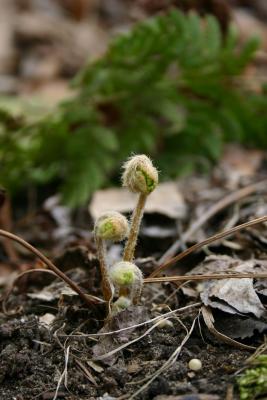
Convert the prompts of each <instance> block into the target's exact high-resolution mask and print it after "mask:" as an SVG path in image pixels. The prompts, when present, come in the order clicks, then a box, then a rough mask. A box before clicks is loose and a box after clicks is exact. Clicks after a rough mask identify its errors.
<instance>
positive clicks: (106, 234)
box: [94, 211, 129, 308]
mask: <svg viewBox="0 0 267 400" xmlns="http://www.w3.org/2000/svg"><path fill="white" fill-rule="evenodd" d="M128 232H129V225H128V221H127V219H126V218H125V217H124V216H123V215H122V214H120V213H118V212H116V211H109V212H106V213H104V214H103V215H101V217H99V218H98V219H97V221H96V223H95V228H94V234H95V241H96V246H97V253H98V259H99V265H100V271H101V277H102V290H103V296H104V300H105V301H106V302H107V304H108V308H110V302H111V300H112V298H113V287H112V284H111V282H110V278H109V272H108V265H107V257H106V244H105V241H106V240H111V241H113V242H119V241H121V240H123V239H125V238H126V237H127V235H128Z"/></svg>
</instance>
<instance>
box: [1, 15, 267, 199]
mask: <svg viewBox="0 0 267 400" xmlns="http://www.w3.org/2000/svg"><path fill="white" fill-rule="evenodd" d="M258 46H259V41H258V39H256V38H251V39H250V40H246V41H245V42H243V44H240V40H239V35H238V32H237V31H236V29H235V28H234V27H233V26H231V25H230V26H229V28H228V30H227V32H226V33H225V34H222V31H221V29H220V26H219V23H218V21H217V19H216V18H215V17H213V16H206V17H205V18H201V17H200V16H198V15H197V14H195V13H189V14H183V13H182V12H180V11H178V10H175V11H174V10H173V11H169V12H168V13H166V14H162V15H156V16H153V17H150V18H149V19H147V20H145V21H142V22H139V23H137V24H136V25H135V26H134V27H133V28H132V29H131V31H130V32H128V33H126V34H122V35H120V36H118V37H116V38H115V40H114V41H113V42H112V43H111V44H110V46H109V48H108V50H107V52H106V53H105V55H104V56H103V57H101V58H100V59H98V60H97V61H95V62H91V63H89V64H88V65H87V66H85V67H84V68H83V70H82V71H81V72H80V73H79V74H78V76H76V78H75V79H74V81H73V83H72V85H73V88H74V94H73V95H72V97H70V98H69V99H68V100H65V101H64V102H62V103H61V104H59V106H57V107H56V108H54V109H53V110H52V111H50V112H49V113H47V110H45V113H44V115H43V114H42V113H37V114H36V116H35V118H33V116H32V111H31V110H24V111H23V112H21V113H20V114H18V113H17V112H16V113H14V112H13V111H12V109H11V108H10V107H9V108H8V107H2V109H1V112H0V182H1V184H2V185H3V186H4V187H6V188H7V189H8V190H9V191H10V192H13V193H15V192H16V191H18V190H24V189H25V188H26V187H27V186H29V185H31V184H33V183H34V184H38V185H44V184H46V183H48V182H50V183H52V184H53V185H55V188H57V190H60V192H61V193H62V195H63V198H64V200H65V201H66V202H67V203H68V204H70V205H71V206H77V205H79V204H84V203H85V202H86V201H87V200H88V199H89V197H90V194H91V193H92V192H93V191H94V190H96V189H98V188H99V187H101V186H103V185H106V184H108V182H109V180H110V179H112V178H114V177H116V176H117V175H118V168H119V166H120V165H121V160H123V159H125V157H127V156H129V155H130V154H132V153H139V152H144V153H146V154H148V155H151V156H152V157H153V158H154V159H155V160H156V164H157V165H158V167H159V169H160V170H161V171H162V179H163V178H174V177H177V176H179V175H181V174H185V173H189V172H190V171H192V170H194V169H196V168H197V169H198V170H199V169H201V170H207V168H208V167H209V165H210V163H213V162H215V161H216V160H217V159H218V158H219V157H220V154H221V152H222V149H223V145H224V144H225V143H226V142H240V143H244V144H245V145H247V146H258V147H265V148H266V146H267V135H266V131H267V115H266V109H267V94H266V91H265V87H264V84H263V85H262V87H257V88H255V87H254V86H253V85H249V84H248V83H247V80H246V79H245V78H246V71H247V70H248V68H249V67H250V66H251V65H252V64H253V59H254V56H255V52H256V50H257V49H258Z"/></svg>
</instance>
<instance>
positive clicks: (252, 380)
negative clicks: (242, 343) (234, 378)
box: [238, 354, 267, 400]
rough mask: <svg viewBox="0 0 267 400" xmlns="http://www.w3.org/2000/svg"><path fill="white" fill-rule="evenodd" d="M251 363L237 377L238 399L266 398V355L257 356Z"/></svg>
mask: <svg viewBox="0 0 267 400" xmlns="http://www.w3.org/2000/svg"><path fill="white" fill-rule="evenodd" d="M252 364H253V366H251V368H248V369H246V370H245V372H244V373H243V374H242V375H241V377H240V378H239V379H238V386H239V392H240V400H253V399H256V398H261V399H266V396H267V355H266V354H261V355H259V356H257V357H256V358H255V360H254V361H253V363H252ZM264 395H265V396H264ZM263 396H264V397H263Z"/></svg>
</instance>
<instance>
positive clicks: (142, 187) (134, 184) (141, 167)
mask: <svg viewBox="0 0 267 400" xmlns="http://www.w3.org/2000/svg"><path fill="white" fill-rule="evenodd" d="M123 168H124V173H123V175H122V183H123V186H125V187H127V188H128V189H129V190H130V191H131V192H134V193H139V197H138V201H137V205H136V207H135V209H134V211H133V214H132V218H131V227H130V233H129V236H128V240H127V243H126V246H125V249H124V254H123V260H124V261H128V262H132V261H133V258H134V251H135V247H136V243H137V237H138V233H139V229H140V224H141V221H142V217H143V213H144V208H145V203H146V199H147V196H148V195H149V194H150V193H151V192H153V190H154V189H155V188H156V187H157V184H158V171H157V169H156V168H155V167H154V166H153V164H152V161H151V160H150V159H149V158H148V157H147V156H146V155H144V154H142V155H137V156H133V157H131V158H130V159H129V160H128V161H127V162H126V163H125V164H124V167H123Z"/></svg>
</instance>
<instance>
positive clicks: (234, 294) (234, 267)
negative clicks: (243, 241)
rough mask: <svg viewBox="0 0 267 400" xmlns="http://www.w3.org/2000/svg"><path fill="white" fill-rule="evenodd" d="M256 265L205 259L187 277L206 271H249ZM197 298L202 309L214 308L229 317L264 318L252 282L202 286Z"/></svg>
mask: <svg viewBox="0 0 267 400" xmlns="http://www.w3.org/2000/svg"><path fill="white" fill-rule="evenodd" d="M257 265H258V262H256V261H255V260H249V261H242V260H237V259H234V258H232V257H229V256H209V257H207V258H206V259H205V261H204V262H203V263H202V264H201V265H200V266H198V267H197V268H194V269H193V270H192V271H190V274H195V273H201V274H203V273H208V272H213V273H214V272H216V273H219V272H227V271H228V272H233V271H235V272H253V271H255V268H256V266H257ZM202 288H203V289H202V290H201V293H200V297H201V299H202V301H203V303H204V304H205V305H206V306H211V307H212V308H218V309H220V310H221V311H224V312H227V313H230V314H238V313H240V314H250V315H251V314H252V315H254V316H255V317H257V318H261V317H263V316H265V315H266V309H265V307H264V306H263V304H262V303H261V301H260V299H259V297H258V295H257V293H256V291H255V288H254V285H253V279H250V278H244V279H231V278H230V279H222V280H217V281H215V280H211V281H206V282H204V283H203V286H202Z"/></svg>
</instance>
